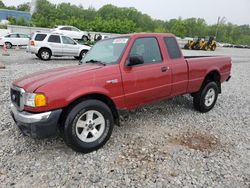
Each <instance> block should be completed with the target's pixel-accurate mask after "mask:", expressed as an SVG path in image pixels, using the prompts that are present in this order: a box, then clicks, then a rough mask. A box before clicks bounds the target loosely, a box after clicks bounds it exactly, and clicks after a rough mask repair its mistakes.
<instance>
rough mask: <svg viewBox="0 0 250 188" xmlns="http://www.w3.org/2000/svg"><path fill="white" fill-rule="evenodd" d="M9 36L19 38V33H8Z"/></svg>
mask: <svg viewBox="0 0 250 188" xmlns="http://www.w3.org/2000/svg"><path fill="white" fill-rule="evenodd" d="M9 38H19V35H18V34H11V35H9Z"/></svg>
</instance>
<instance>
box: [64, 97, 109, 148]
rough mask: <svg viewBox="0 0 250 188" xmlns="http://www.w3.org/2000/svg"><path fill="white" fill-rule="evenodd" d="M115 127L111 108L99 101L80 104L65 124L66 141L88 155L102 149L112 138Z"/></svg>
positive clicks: (72, 111)
mask: <svg viewBox="0 0 250 188" xmlns="http://www.w3.org/2000/svg"><path fill="white" fill-rule="evenodd" d="M113 126H114V120H113V116H112V112H111V110H110V109H109V107H108V106H107V105H106V104H105V103H103V102H101V101H98V100H94V99H91V100H86V101H82V102H80V103H78V104H77V105H75V106H74V107H73V108H71V110H70V111H69V113H68V115H67V117H66V120H65V122H64V139H65V142H66V144H67V145H68V146H70V147H71V148H72V149H74V150H75V151H78V152H82V153H88V152H91V151H94V150H97V149H99V148H101V147H102V146H103V145H104V144H105V143H106V142H107V141H108V139H109V138H110V136H111V133H112V130H113Z"/></svg>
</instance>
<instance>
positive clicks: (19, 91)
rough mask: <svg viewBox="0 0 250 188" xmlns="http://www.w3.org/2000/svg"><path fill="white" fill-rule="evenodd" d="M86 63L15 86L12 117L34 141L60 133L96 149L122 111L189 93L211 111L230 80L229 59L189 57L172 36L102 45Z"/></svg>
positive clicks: (83, 148)
mask: <svg viewBox="0 0 250 188" xmlns="http://www.w3.org/2000/svg"><path fill="white" fill-rule="evenodd" d="M81 62H82V65H80V66H70V67H64V68H58V69H54V70H50V71H48V70H46V71H45V72H39V73H37V74H32V75H30V76H26V77H24V78H21V79H19V80H17V81H15V82H14V83H13V85H12V89H11V95H10V96H11V100H12V106H11V109H12V116H13V118H14V120H15V121H16V122H17V125H18V126H19V127H20V129H21V130H22V131H23V132H24V133H25V134H27V135H30V136H32V137H46V136H50V135H53V134H55V133H56V132H57V130H60V131H61V132H62V134H63V138H64V140H65V142H66V143H67V145H68V146H70V147H71V148H73V149H74V150H76V151H79V152H91V151H93V150H96V149H98V148H100V147H102V146H103V145H104V144H105V143H106V142H107V141H108V139H109V138H110V136H111V133H112V130H113V126H114V124H119V113H120V112H121V111H123V110H129V109H133V108H137V107H139V106H142V105H145V104H148V103H152V102H155V101H159V100H163V99H166V98H170V97H174V96H177V95H182V94H191V96H193V105H194V108H195V109H196V110H198V111H200V112H202V113H205V112H208V111H210V110H211V109H212V108H213V107H214V105H215V103H216V100H217V97H218V94H219V93H221V83H222V82H224V81H228V80H229V79H230V71H231V58H230V57H218V56H216V57H202V56H199V57H184V56H183V55H182V52H181V50H180V48H179V46H178V44H177V41H176V39H175V36H174V35H172V34H155V33H153V34H150V33H147V34H146V33H143V34H131V35H124V36H121V37H116V38H110V39H106V40H101V41H99V42H97V43H96V44H95V45H94V46H93V47H92V49H91V51H89V53H87V54H86V56H84V57H83V59H82V61H81Z"/></svg>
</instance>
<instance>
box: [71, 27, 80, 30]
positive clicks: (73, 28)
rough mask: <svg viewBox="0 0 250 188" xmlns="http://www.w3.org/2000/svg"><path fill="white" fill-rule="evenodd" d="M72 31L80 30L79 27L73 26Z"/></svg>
mask: <svg viewBox="0 0 250 188" xmlns="http://www.w3.org/2000/svg"><path fill="white" fill-rule="evenodd" d="M71 30H72V31H79V29H77V28H75V27H72V28H71Z"/></svg>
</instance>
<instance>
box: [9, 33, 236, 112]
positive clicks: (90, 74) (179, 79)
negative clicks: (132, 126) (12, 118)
mask: <svg viewBox="0 0 250 188" xmlns="http://www.w3.org/2000/svg"><path fill="white" fill-rule="evenodd" d="M129 36H130V40H129V42H128V45H127V47H126V49H125V51H124V53H123V55H122V57H121V59H120V62H119V64H113V65H107V66H102V65H98V64H86V65H80V66H79V65H76V66H70V67H63V68H58V69H52V70H49V71H43V72H39V73H34V74H31V75H29V76H26V77H24V78H21V79H19V80H17V81H15V82H14V85H16V86H19V87H22V88H24V89H25V90H26V91H27V92H37V93H44V94H45V95H46V96H47V99H48V106H46V107H40V108H30V107H25V110H27V111H31V112H42V111H49V110H54V109H59V108H64V107H66V106H68V105H69V104H70V103H71V102H73V101H74V100H76V99H77V98H79V97H82V96H85V95H88V94H102V95H105V96H107V97H109V98H110V99H112V100H113V102H114V103H115V105H116V107H117V109H131V108H135V107H138V106H141V105H145V104H147V103H151V102H154V101H156V100H161V99H165V98H168V97H173V96H176V95H180V94H186V93H192V92H196V91H198V90H199V88H200V87H201V84H202V82H203V80H204V78H205V76H206V75H207V74H208V73H209V72H211V71H215V70H216V71H218V72H219V74H220V75H221V82H223V81H225V80H226V79H227V78H228V77H229V75H230V71H231V58H229V57H207V58H206V57H203V58H190V59H184V57H183V56H181V58H179V59H175V60H173V59H170V58H169V55H168V53H167V50H166V46H165V43H164V40H163V37H166V36H168V37H169V36H171V37H173V36H174V35H172V34H131V35H129ZM149 36H150V37H156V38H157V40H158V43H159V47H160V50H161V53H162V58H163V60H162V61H161V62H157V63H154V64H145V65H144V64H142V65H137V66H134V67H126V66H125V62H126V60H127V59H128V54H129V52H130V49H131V47H132V45H133V42H134V40H135V39H137V38H140V37H149ZM162 67H167V68H168V69H169V70H167V71H166V72H162V71H161V68H162ZM113 79H116V80H117V81H118V82H117V83H107V80H113Z"/></svg>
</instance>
